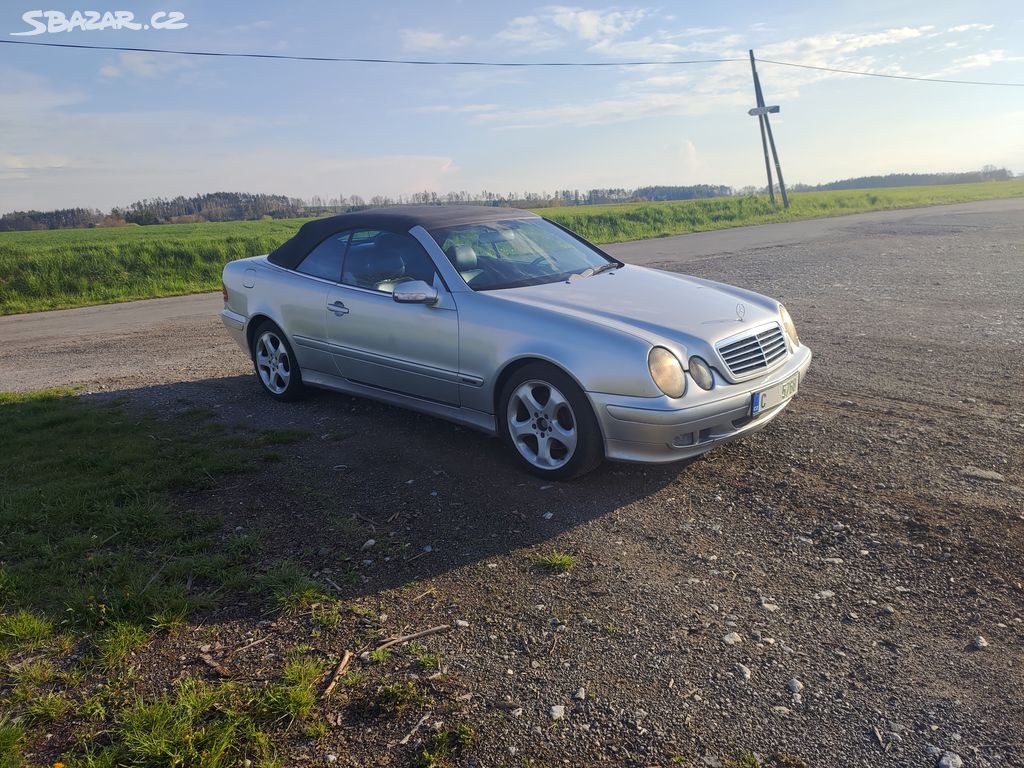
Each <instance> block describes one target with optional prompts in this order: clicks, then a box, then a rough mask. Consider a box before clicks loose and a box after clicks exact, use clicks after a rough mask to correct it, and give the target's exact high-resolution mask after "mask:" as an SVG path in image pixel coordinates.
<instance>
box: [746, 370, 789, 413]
mask: <svg viewBox="0 0 1024 768" xmlns="http://www.w3.org/2000/svg"><path fill="white" fill-rule="evenodd" d="M799 386H800V374H798V373H794V374H793V375H792V376H790V377H789V378H788V379H786V380H785V381H780V382H779V383H778V384H776V385H775V386H773V387H768V389H762V390H761V391H760V392H754V393H753V394H752V395H751V396H750V415H751V416H757V415H758V414H761V413H764V412H765V411H767V410H768V409H769V408H774V407H775V406H777V405H781V404H782V403H784V402H786V401H787V400H789V398H791V397H792V396H793V395H795V394H796V391H797V389H798V388H799Z"/></svg>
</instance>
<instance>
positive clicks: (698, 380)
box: [690, 357, 715, 389]
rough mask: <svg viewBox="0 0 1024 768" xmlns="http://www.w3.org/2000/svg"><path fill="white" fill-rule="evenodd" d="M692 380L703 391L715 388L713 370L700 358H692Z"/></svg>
mask: <svg viewBox="0 0 1024 768" xmlns="http://www.w3.org/2000/svg"><path fill="white" fill-rule="evenodd" d="M690 378H691V379H693V381H694V383H695V384H696V385H697V386H698V387H700V388H701V389H711V388H712V387H713V386H715V377H714V376H713V375H712V374H711V368H710V367H709V366H708V364H707V363H705V362H704V361H703V360H702V359H701V358H699V357H691V358H690Z"/></svg>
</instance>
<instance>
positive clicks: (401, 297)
mask: <svg viewBox="0 0 1024 768" xmlns="http://www.w3.org/2000/svg"><path fill="white" fill-rule="evenodd" d="M391 298H393V299H394V300H395V301H397V302H398V303H399V304H427V305H431V304H437V288H435V287H434V286H432V285H427V284H426V283H425V282H423V281H422V280H410V281H409V282H407V283H399V284H398V285H396V286H395V292H394V293H392V294H391Z"/></svg>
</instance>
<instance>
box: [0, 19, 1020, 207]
mask: <svg viewBox="0 0 1024 768" xmlns="http://www.w3.org/2000/svg"><path fill="white" fill-rule="evenodd" d="M39 7H40V5H39V3H38V2H37V1H36V0H32V2H30V3H29V2H26V3H21V2H19V0H14V1H13V2H12V0H4V2H3V7H2V8H0V37H2V38H4V39H8V40H25V41H34V42H61V43H81V44H86V45H117V46H129V47H130V46H140V47H167V48H185V49H192V50H207V51H231V52H251V53H279V54H289V55H299V56H342V57H372V58H416V59H434V60H437V59H462V60H467V59H472V60H489V61H523V62H539V61H587V62H619V61H632V60H642V61H654V62H657V61H665V60H667V59H705V58H740V59H743V58H744V57H746V56H747V50H748V49H751V48H752V49H754V51H755V54H756V55H757V56H758V57H759V58H761V59H772V60H777V61H785V62H794V63H801V64H812V65H817V66H827V67H834V68H839V69H850V70H860V71H873V72H882V73H888V74H911V75H919V76H925V77H940V78H953V79H967V80H986V81H1005V82H1018V83H1024V6H1021V4H1020V3H1019V1H1018V0H1013V1H1012V2H973V3H963V2H948V1H946V0H929V1H927V2H926V1H925V0H916V1H915V2H906V1H905V0H889V1H887V2H884V3H882V2H879V1H878V0H874V1H872V0H867V1H866V2H865V0H860V1H859V2H846V1H845V0H834V1H831V2H828V3H809V2H804V3H794V2H786V1H785V0H778V1H777V2H770V3H769V2H749V1H748V0H738V1H737V2H731V3H696V2H670V3H661V4H654V3H646V2H639V3H619V4H614V5H609V4H604V3H587V4H583V3H571V4H564V5H561V4H548V3H543V2H542V3H537V4H531V3H529V2H519V3H497V2H490V1H489V0H472V1H470V0H464V1H463V0H431V2H429V3H426V2H421V1H413V2H406V1H405V0H402V1H400V2H388V1H387V0H380V1H379V2H375V3H356V2H351V1H349V0H345V1H343V2H336V1H335V2H327V1H326V0H324V1H323V2H316V1H315V0H301V1H300V2H292V3H282V2H265V1H264V0H247V2H227V1H226V0H221V1H219V2H216V3H213V2H209V0H202V1H199V0H167V1H166V3H164V2H161V3H159V4H158V3H147V2H141V3H136V2H126V1H125V0H119V2H118V3H117V4H116V5H115V4H114V3H111V4H110V5H109V6H104V5H103V4H102V3H94V4H92V5H90V6H88V7H90V8H95V9H96V10H98V11H108V10H109V11H115V10H128V11H131V12H132V13H133V14H134V17H135V20H136V22H139V23H143V22H146V23H148V22H149V21H150V20H151V17H152V14H154V13H155V12H157V11H169V10H176V11H178V12H180V13H181V14H183V18H184V21H185V23H187V25H188V26H187V27H185V28H181V29H159V30H158V29H154V28H150V29H148V30H131V29H121V30H114V29H105V30H82V29H75V30H71V31H64V32H53V33H50V32H45V33H41V34H37V35H32V36H25V35H14V33H18V32H27V31H32V30H34V29H35V27H33V26H32V25H30V24H28V23H26V22H25V21H24V20H23V18H22V15H23V14H24V13H25V12H27V11H31V10H35V9H39ZM42 8H43V10H48V9H53V10H60V11H62V12H63V13H65V14H66V15H70V14H71V12H72V11H73V10H74V6H54V5H51V6H47V5H43V6H42ZM161 18H162V19H163V21H167V17H161ZM759 74H760V76H761V81H762V86H763V89H764V93H765V98H766V99H767V101H768V103H769V104H778V105H780V106H781V112H780V113H779V114H778V115H776V116H774V118H773V121H772V125H773V127H774V130H775V138H776V143H777V146H778V150H779V154H780V157H781V161H782V168H783V173H784V175H785V178H786V181H787V182H788V183H793V182H803V183H809V184H813V183H819V182H826V181H831V180H835V179H840V178H848V177H852V176H860V175H867V174H884V173H890V172H935V171H957V170H976V169H978V168H980V167H982V166H983V165H987V164H991V165H995V166H999V167H1003V166H1005V167H1008V168H1009V169H1010V170H1012V171H1014V172H1017V173H1024V88H999V87H990V86H989V87H986V86H967V85H952V84H941V83H928V82H910V81H903V80H886V79H879V78H867V77H855V76H850V75H842V74H834V73H827V72H820V71H814V70H806V69H796V68H791V67H785V66H779V65H772V64H767V63H762V64H759ZM752 106H754V95H753V88H752V84H751V74H750V66H749V62H748V61H739V62H727V63H719V64H698V65H686V66H679V65H668V64H659V65H656V66H644V67H639V66H612V67H595V68H578V69H577V68H557V69H555V68H522V69H498V68H482V67H451V66H440V67H411V66H400V65H383V64H381V65H373V64H345V63H333V62H301V61H282V60H254V59H224V58H198V57H179V56H169V55H160V54H148V53H118V52H112V51H87V50H70V49H54V48H33V47H30V46H22V45H0V212H5V211H10V210H26V209H51V208H55V207H74V206H84V207H96V208H100V209H103V210H106V209H108V208H110V207H111V206H115V205H126V204H128V203H131V202H133V201H135V200H138V199H142V198H150V197H156V196H164V197H169V196H174V195H178V194H183V195H190V194H195V193H202V192H213V191H246V192H266V193H276V194H285V195H289V196H295V197H303V198H307V199H308V198H309V197H311V196H313V195H320V196H321V197H324V198H330V197H336V196H339V195H345V196H350V195H353V194H358V195H361V196H363V197H364V198H369V197H371V196H373V195H390V196H395V195H398V194H410V193H413V192H418V191H436V192H438V193H445V192H449V191H458V190H468V191H471V192H478V191H482V190H490V191H492V192H498V193H501V194H509V193H521V192H524V191H536V192H542V191H547V192H549V193H553V192H555V191H556V190H559V189H581V190H586V189H589V188H592V187H626V188H632V187H637V186H644V185H649V184H680V185H686V184H700V183H707V184H728V185H731V186H734V187H742V186H745V185H749V184H759V185H763V184H764V183H765V179H764V161H763V157H762V154H761V143H760V134H759V132H758V127H757V120H756V119H755V118H753V117H750V116H748V115H747V110H748V109H749V108H750V107H752Z"/></svg>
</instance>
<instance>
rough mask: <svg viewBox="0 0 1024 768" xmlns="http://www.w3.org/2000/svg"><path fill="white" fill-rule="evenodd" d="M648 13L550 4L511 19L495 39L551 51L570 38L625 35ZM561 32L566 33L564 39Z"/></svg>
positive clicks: (518, 47) (600, 39)
mask: <svg viewBox="0 0 1024 768" xmlns="http://www.w3.org/2000/svg"><path fill="white" fill-rule="evenodd" d="M648 15H649V11H647V10H645V9H643V8H634V9H630V10H618V9H614V8H609V9H605V10H592V9H585V8H576V7H571V6H564V5H551V6H547V7H546V8H543V9H542V10H541V11H540V12H539V13H535V14H531V15H529V16H518V17H516V18H514V19H512V21H510V22H509V23H508V24H507V25H506V26H505V28H504V29H502V30H501V31H500V32H498V34H497V35H495V39H496V40H497V41H498V42H500V43H506V44H509V45H513V46H515V48H516V50H519V51H522V50H526V51H546V50H551V49H553V48H558V47H561V46H562V45H565V44H566V43H567V42H568V40H571V39H573V38H575V39H578V40H583V41H585V42H589V43H593V44H600V43H603V42H608V41H610V40H612V39H614V38H617V37H620V36H622V35H624V34H626V33H627V32H629V31H630V30H632V29H633V28H634V27H635V26H636V25H637V24H638V23H639V22H640V21H641V20H642V19H643V18H644V17H646V16H648ZM561 33H568V36H569V37H568V40H567V39H566V37H565V35H564V34H561Z"/></svg>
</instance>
